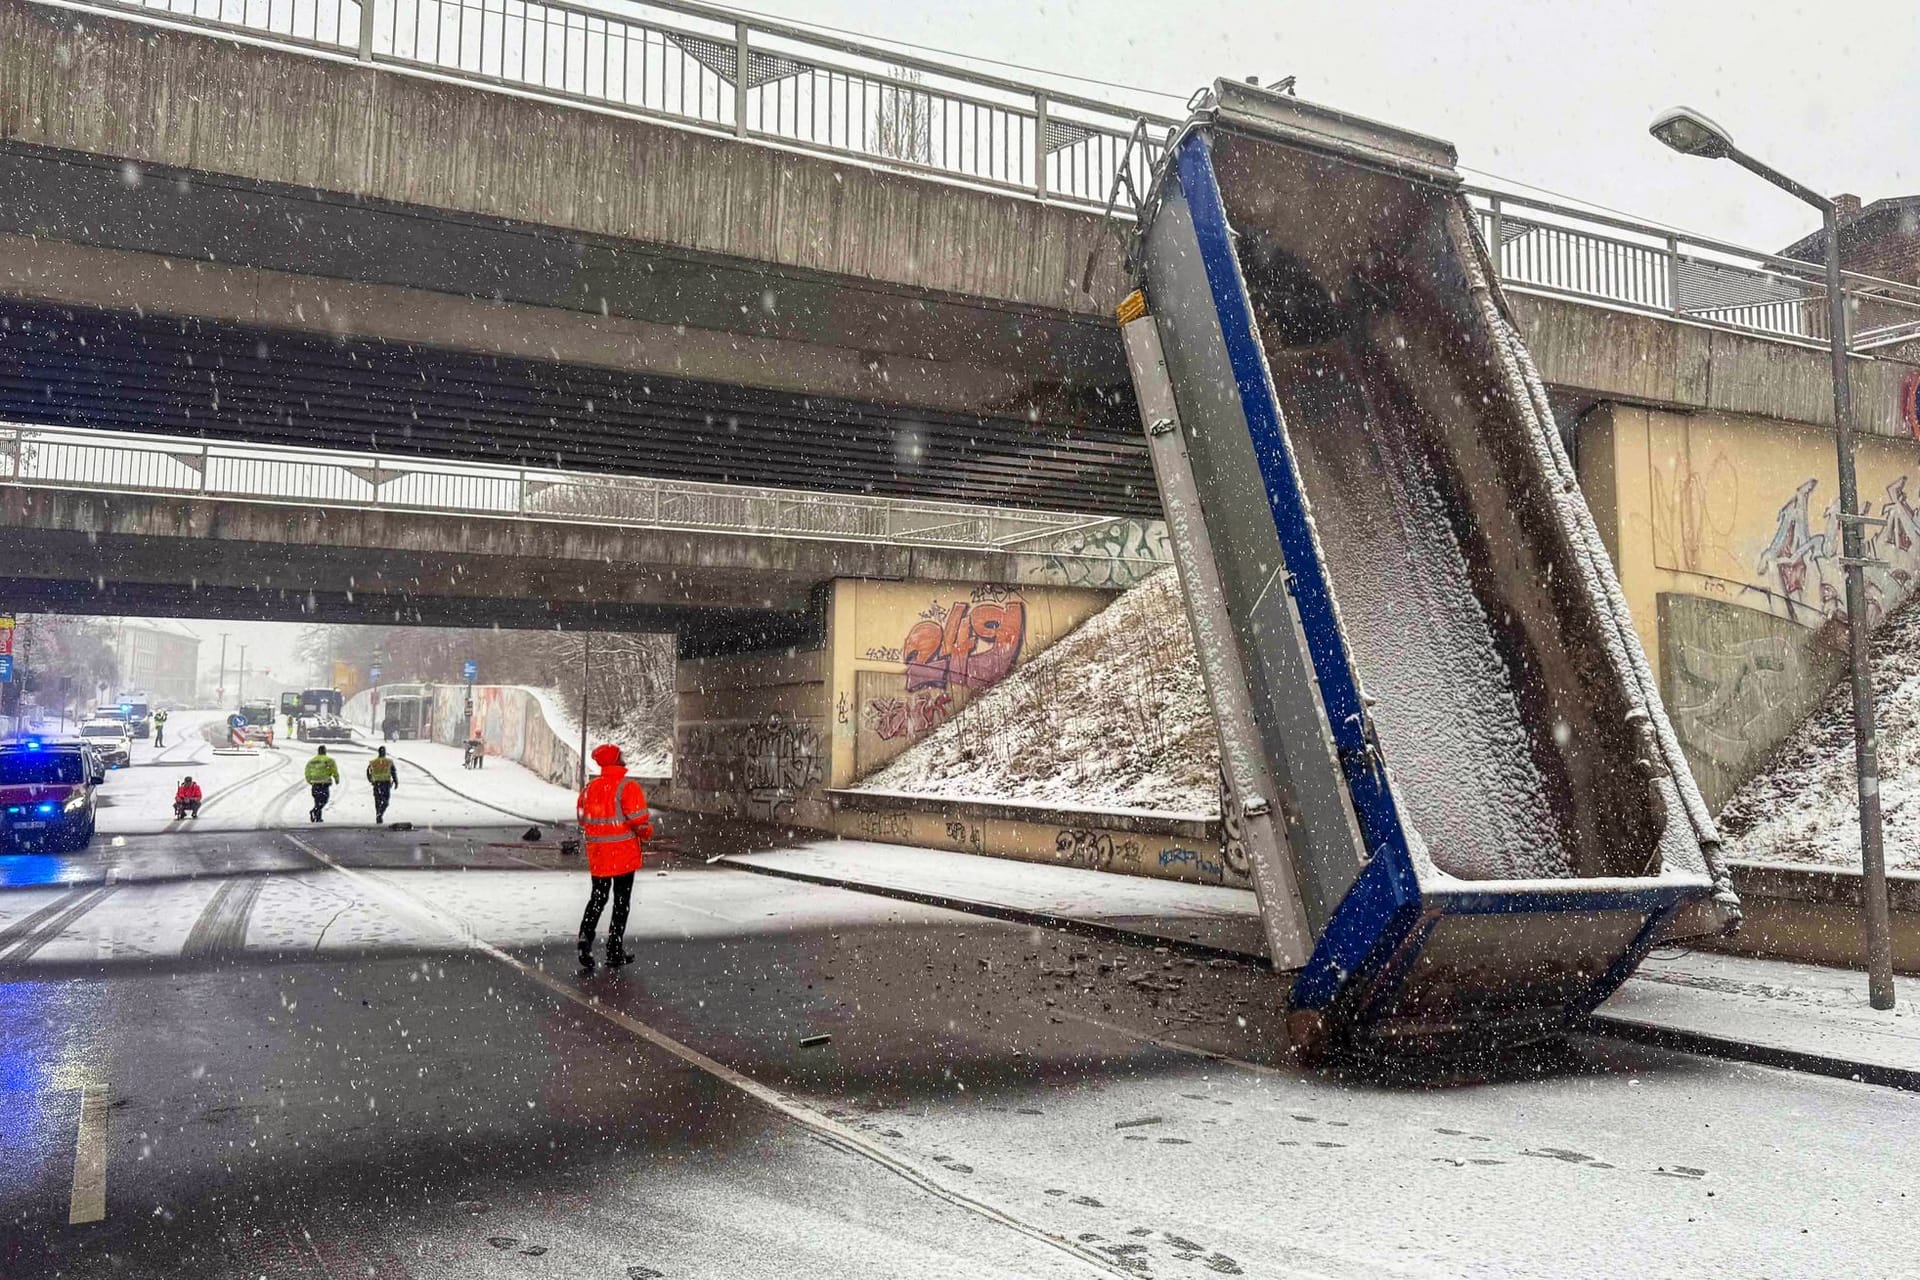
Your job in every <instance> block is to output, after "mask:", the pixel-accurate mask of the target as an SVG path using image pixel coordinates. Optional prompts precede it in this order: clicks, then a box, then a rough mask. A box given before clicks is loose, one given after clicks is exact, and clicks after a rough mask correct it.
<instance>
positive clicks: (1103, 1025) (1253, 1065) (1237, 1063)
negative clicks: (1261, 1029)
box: [1058, 1012, 1295, 1076]
mask: <svg viewBox="0 0 1920 1280" xmlns="http://www.w3.org/2000/svg"><path fill="white" fill-rule="evenodd" d="M1058 1016H1060V1017H1062V1018H1065V1019H1067V1020H1068V1021H1070V1022H1080V1023H1084V1024H1086V1025H1087V1026H1089V1027H1098V1028H1099V1029H1100V1030H1102V1031H1111V1032H1112V1033H1113V1034H1114V1035H1117V1036H1125V1037H1127V1038H1128V1039H1129V1040H1138V1041H1140V1043H1142V1044H1150V1045H1152V1046H1154V1047H1155V1048H1156V1049H1165V1050H1167V1051H1169V1052H1171V1053H1183V1054H1186V1055H1187V1056H1188V1057H1192V1058H1199V1059H1200V1060H1202V1061H1203V1062H1222V1063H1225V1064H1226V1065H1228V1066H1230V1067H1243V1068H1245V1069H1246V1070H1248V1071H1256V1072H1259V1073H1260V1074H1261V1075H1269V1076H1291V1075H1293V1074H1295V1073H1293V1072H1290V1071H1287V1070H1285V1069H1284V1068H1281V1067H1270V1066H1268V1065H1267V1064H1266V1063H1264V1062H1248V1061H1247V1060H1246V1059H1245V1058H1236V1057H1234V1056H1233V1055H1232V1054H1230V1053H1220V1052H1218V1051H1217V1050H1214V1049H1202V1048H1201V1047H1200V1046H1199V1045H1197V1044H1186V1043H1184V1042H1183V1041H1179V1040H1169V1039H1167V1038H1166V1037H1164V1036H1156V1035H1150V1034H1149V1033H1147V1032H1145V1031H1135V1030H1134V1029H1133V1028H1132V1027H1123V1026H1121V1025H1120V1024H1119V1023H1117V1022H1104V1021H1102V1020H1101V1019H1099V1018H1089V1017H1088V1016H1087V1015H1086V1014H1084V1013H1066V1012H1061V1013H1060V1014H1059V1015H1058Z"/></svg>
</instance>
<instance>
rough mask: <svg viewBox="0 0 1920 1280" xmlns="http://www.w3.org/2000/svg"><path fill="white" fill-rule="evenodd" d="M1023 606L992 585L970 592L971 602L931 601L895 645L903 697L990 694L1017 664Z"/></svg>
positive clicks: (1024, 634) (1009, 593) (1024, 627)
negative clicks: (930, 692)
mask: <svg viewBox="0 0 1920 1280" xmlns="http://www.w3.org/2000/svg"><path fill="white" fill-rule="evenodd" d="M1026 637H1027V602H1026V601H1025V600H1024V599H1022V598H1021V597H1020V596H1019V595H1018V594H1016V593H1015V592H1013V591H1011V590H1010V589H1008V588H1006V587H1002V586H998V585H993V584H989V585H985V586H980V587H976V588H974V592H973V598H972V599H971V600H955V601H953V602H952V603H950V604H942V603H940V602H939V601H937V600H936V601H934V602H933V603H932V604H931V605H929V606H928V607H927V608H926V609H925V610H924V611H923V612H922V613H921V614H920V618H919V620H918V621H916V622H915V623H914V624H913V625H912V626H911V627H908V628H907V634H906V638H905V639H904V640H902V641H901V643H900V658H901V662H902V664H903V665H904V666H905V668H906V673H907V692H908V693H913V692H916V691H917V690H921V689H948V688H958V689H970V690H980V689H987V688H991V687H992V686H993V685H995V684H998V683H999V682H1000V681H1001V680H1003V679H1004V678H1005V677H1006V675H1007V673H1008V672H1009V671H1012V670H1013V668H1014V664H1015V663H1017V662H1019V660H1020V649H1021V646H1022V645H1023V644H1025V642H1026Z"/></svg>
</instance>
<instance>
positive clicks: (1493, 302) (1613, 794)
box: [1120, 81, 1738, 1051]
mask: <svg viewBox="0 0 1920 1280" xmlns="http://www.w3.org/2000/svg"><path fill="white" fill-rule="evenodd" d="M1459 183H1460V179H1459V176H1458V174H1457V173H1456V172H1455V170H1454V152H1453V149H1452V147H1451V146H1449V145H1448V144H1446V143H1444V142H1439V141H1435V140H1433V139H1429V138H1423V137H1420V136H1417V135H1414V134H1409V133H1405V132H1402V131H1400V130H1396V129H1392V128H1389V127H1386V126H1383V125H1379V124H1375V123H1372V122H1369V121H1364V120H1360V119H1357V118H1355V117H1351V116H1347V115H1344V114H1341V113H1338V112H1334V111H1329V110H1326V109H1323V108H1318V107H1314V106H1312V105H1309V104H1306V103H1302V102H1300V101H1298V100H1297V99H1294V98H1291V97H1286V96H1282V95H1280V94H1276V93H1272V92H1269V91H1265V90H1261V89H1258V88H1255V87H1252V86H1249V85H1243V84H1236V83H1232V82H1228V81H1220V82H1216V84H1215V86H1214V88H1213V91H1212V93H1211V94H1210V95H1209V96H1207V97H1206V98H1205V99H1203V104H1202V106H1201V107H1200V109H1199V110H1198V111H1197V112H1196V113H1195V114H1194V116H1193V117H1192V118H1191V119H1190V120H1189V121H1188V123H1187V124H1186V125H1185V127H1184V128H1183V129H1182V131H1181V132H1180V133H1179V134H1178V135H1177V137H1176V138H1175V140H1174V141H1173V142H1172V144H1171V145H1170V146H1169V147H1168V149H1167V151H1166V152H1165V154H1164V156H1163V158H1162V160H1161V163H1160V165H1159V168H1158V169H1157V171H1156V173H1155V175H1154V180H1153V182H1152V184H1151V186H1150V188H1149V189H1148V192H1147V194H1146V197H1145V199H1144V200H1143V201H1142V204H1141V208H1140V210H1139V218H1138V221H1137V224H1136V229H1135V232H1134V235H1133V240H1132V243H1131V247H1130V255H1129V261H1130V265H1131V268H1132V270H1133V272H1134V275H1135V278H1136V282H1137V283H1138V285H1139V292H1138V293H1136V294H1135V295H1134V296H1133V297H1131V298H1129V299H1128V301H1127V303H1126V304H1124V305H1123V306H1122V307H1121V312H1120V318H1121V321H1122V327H1123V333H1124V335H1125V340H1126V347H1127V352H1128V360H1129V364H1130V367H1131V370H1132V375H1133V381H1134V386H1135V390H1136V393H1137V398H1138V400H1139V403H1140V408H1141V415H1142V419H1143V423H1144V425H1145V427H1146V430H1147V435H1148V441H1149V445H1150V448H1151V451H1152V455H1153V460H1154V466H1155V470H1156V474H1157V477H1158V480H1159V484H1160V490H1161V495H1162V499H1163V503H1164V505H1165V508H1166V515H1167V521H1168V526H1169V534H1170V541H1171V543H1172V547H1173V552H1174V559H1175V563H1176V564H1177V566H1178V568H1179V571H1180V573H1181V576H1182V581H1183V585H1184V586H1185V588H1186V593H1187V600H1188V609H1189V615H1190V617H1191V620H1192V622H1193V628H1194V633H1195V637H1196V641H1197V645H1198V648H1199V651H1200V656H1201V661H1202V666H1203V669H1204V672H1205V674H1206V678H1207V685H1208V692H1209V696H1210V698H1211V700H1212V702H1213V705H1214V710H1215V713H1216V718H1217V721H1218V724H1219V726H1220V736H1221V747H1222V755H1223V767H1224V772H1225V774H1226V777H1227V782H1228V787H1227V790H1228V792H1229V795H1228V800H1227V803H1228V804H1229V805H1230V806H1231V808H1232V809H1233V810H1235V812H1232V813H1230V814H1229V815H1228V816H1229V818H1230V819H1232V820H1233V821H1231V822H1230V823H1229V826H1230V827H1231V828H1232V829H1235V830H1239V831H1243V832H1244V833H1245V837H1246V841H1247V853H1248V856H1249V865H1250V866H1251V868H1252V871H1253V878H1254V883H1255V888H1256V891H1257V892H1258V893H1259V894H1260V899H1261V910H1262V913H1263V916H1264V917H1265V919H1266V925H1267V937H1268V944H1269V948H1270V950H1271V953H1272V956H1273V958H1274V961H1275V964H1276V966H1278V967H1280V968H1283V969H1291V970H1294V971H1295V973H1294V978H1293V985H1292V989H1291V995H1290V1001H1291V1006H1292V1010H1291V1013H1290V1016H1289V1025H1290V1027H1291V1029H1292V1030H1293V1032H1294V1035H1295V1038H1296V1042H1297V1043H1300V1044H1301V1045H1302V1046H1303V1047H1305V1048H1307V1049H1309V1050H1315V1049H1317V1050H1323V1051H1324V1050H1337V1049H1353V1050H1395V1049H1406V1048H1409V1047H1414V1046H1420V1047H1431V1046H1433V1045H1435V1044H1438V1043H1443V1042H1444V1043H1448V1044H1455V1045H1458V1044H1461V1043H1481V1042H1484V1041H1485V1040H1487V1039H1493V1040H1496V1041H1507V1040H1515V1039H1524V1038H1529V1037H1533V1036H1537V1035H1542V1034H1553V1033H1556V1032H1557V1031H1560V1030H1563V1029H1566V1028H1569V1027H1572V1026H1574V1025H1577V1024H1578V1022H1579V1021H1580V1020H1581V1019H1582V1018H1583V1017H1584V1015H1586V1014H1587V1013H1588V1012H1590V1011H1591V1010H1592V1009H1593V1008H1594V1007H1595V1006H1597V1005H1598V1004H1599V1003H1600V1002H1601V1001H1603V1000H1604V999H1606V997H1607V996H1608V995H1609V994H1611V993H1612V992H1613V990H1614V989H1615V988H1616V987H1617V986H1618V985H1619V984H1620V983H1621V982H1622V981H1623V980H1624V979H1625V978H1626V976H1627V975H1628V974H1629V973H1630V972H1631V971H1632V970H1633V968H1634V966H1635V965H1636V964H1637V963H1638V962H1639V961H1640V959H1641V958H1642V957H1643V956H1644V955H1645V954H1646V952H1647V950H1648V949H1649V948H1650V947H1652V946H1653V945H1654V944H1655V943H1656V942H1658V941H1660V940H1661V939H1663V938H1667V937H1673V936H1680V935H1690V934H1700V933H1705V932H1709V931H1716V930H1722V929H1725V928H1730V927H1732V925H1733V924H1734V923H1736V922H1737V919H1738V903H1737V901H1736V899H1735V898H1734V895H1733V893H1732V890H1731V887H1730V882H1729V880H1728V877H1727V874H1726V870H1725V867H1724V865H1723V864H1722V862H1721V860H1720V857H1719V851H1718V845H1717V836H1716V834H1715V832H1714V828H1713V825H1712V821H1711V819H1710V817H1709V816H1708V814H1707V811H1706V808H1705V805H1704V804H1703V803H1702V801H1701V798H1700V795H1699V792H1698V790H1697V789H1696V788H1695V786H1694V783H1693V780H1692V777H1691V775H1690V774H1689V773H1688V770H1687V764H1686V761H1685V760H1684V759H1683V758H1682V756H1681V754H1680V750H1679V746H1678V743H1677V740H1676V739H1675V737H1674V734H1673V731H1672V729H1671V727H1670V725H1669V724H1668V721H1667V717H1666V712H1665V710H1664V709H1663V707H1662V706H1661V702H1660V697H1659V693H1658V691H1657V690H1656V688H1655V686H1654V681H1653V678H1652V675H1651V672H1650V670H1649V668H1648V666H1647V662H1646V658H1645V655H1644V654H1643V653H1642V651H1641V648H1640V644H1639V641H1638V639H1637V637H1636V635H1635V632H1634V630H1633V627H1632V622H1631V619H1630V618H1629V617H1628V614H1627V609H1626V605H1625V601H1624V598H1623V597H1622V595H1621V593H1620V589H1619V585H1618V582H1617V580H1616V579H1615V576H1614V573H1613V569H1612V566H1611V564H1610V563H1609V561H1608V559H1607V555H1606V551H1605V549H1604V548H1603V546H1602V544H1601V542H1600V539H1599V536H1598V534H1597V532H1596V530H1595V526H1594V523H1593V519H1592V516H1591V515H1590V513H1589V512H1588V510H1587V507H1586V504H1585V501H1584V500H1583V498H1582V497H1581V494H1580V491H1579V488H1578V487H1577V485H1576V484H1575V480H1574V474H1573V470H1572V467H1571V465H1570V464H1569V462H1568V460H1567V456H1566V454H1565V452H1564V451H1563V450H1562V448H1561V445H1560V442H1559V439H1558V437H1557V436H1556V435H1555V432H1554V427H1553V422H1552V417H1551V414H1550V411H1549V410H1548V407H1547V401H1546V395H1545V391H1544V389H1543V387H1542V385H1541V382H1540V379H1539V375H1538V373H1537V372H1536V371H1535V370H1534V367H1533V364H1532V362H1531V360H1530V358H1529V357H1528V354H1527V351H1526V348H1525V346H1524V344H1523V343H1522V342H1521V340H1520V337H1519V335H1518V333H1517V331H1516V330H1515V328H1514V326H1513V324H1512V321H1511V319H1510V317H1509V315H1508V313H1507V310H1506V307H1505V304H1504V301H1503V299H1502V298H1501V296H1500V294H1499V292H1498V290H1497V288H1496V287H1495V285H1494V283H1493V274H1492V272H1491V271H1489V269H1488V260H1487V250H1486V246H1485V245H1484V243H1483V242H1482V241H1481V239H1480V237H1479V235H1478V233H1477V231H1476V229H1475V224H1474V221H1473V215H1472V213H1471V211H1470V210H1469V207H1468V205H1467V203H1466V201H1465V199H1464V197H1463V196H1462V194H1461V193H1460V191H1459Z"/></svg>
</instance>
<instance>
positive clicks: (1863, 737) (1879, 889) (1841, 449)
mask: <svg viewBox="0 0 1920 1280" xmlns="http://www.w3.org/2000/svg"><path fill="white" fill-rule="evenodd" d="M1648 132H1650V133H1652V134H1653V136H1654V137H1656V138H1658V139H1659V140H1660V141H1661V142H1663V143H1665V144H1666V145H1667V146H1669V147H1672V148H1673V149H1674V150H1675V151H1678V152H1679V153H1680V154H1681V155H1686V156H1703V157H1705V158H1706V159H1709V160H1731V161H1733V162H1734V163H1735V164H1737V165H1739V166H1740V167H1741V168H1743V169H1746V170H1748V171H1750V172H1752V173H1757V174H1759V175H1760V176H1761V177H1763V178H1765V179H1766V180H1767V181H1768V182H1771V183H1772V184H1773V185H1774V186H1776V187H1779V188H1780V189H1781V190H1783V191H1789V192H1791V193H1792V194H1794V195H1795V196H1798V197H1799V198H1800V199H1802V200H1804V201H1806V202H1807V203H1808V204H1810V205H1812V206H1813V207H1814V208H1816V209H1818V210H1820V217H1821V219H1822V222H1823V225H1824V226H1825V227H1826V240H1827V347H1828V351H1829V352H1830V354H1831V356H1832V361H1833V426H1834V448H1835V451H1836V452H1837V454H1838V456H1839V463H1840V565H1841V568H1842V569H1843V570H1844V571H1845V573H1846V577H1847V632H1848V639H1849V648H1850V649H1851V651H1852V657H1853V759H1854V769H1855V773H1856V776H1857V777H1858V779H1859V791H1860V866H1861V872H1862V877H1861V878H1862V881H1863V888H1864V896H1865V898H1866V908H1867V911H1866V915H1867V996H1868V999H1869V1001H1870V1002H1871V1003H1872V1005H1873V1007H1874V1008H1876V1009H1891V1008H1893V944H1892V941H1891V939H1890V936H1889V932H1888V926H1887V862H1886V853H1885V850H1884V849H1883V848H1882V845H1881V829H1880V753H1879V747H1878V746H1877V745H1876V742H1875V733H1874V724H1873V678H1872V675H1871V673H1870V672H1869V671H1868V662H1867V625H1866V620H1867V583H1866V577H1865V573H1864V570H1865V568H1866V560H1865V558H1864V557H1863V556H1862V555H1861V554H1860V527H1861V526H1862V525H1865V524H1878V523H1880V522H1879V521H1877V520H1874V519H1873V518H1872V517H1870V516H1867V515H1865V514H1863V513H1862V512H1861V511H1860V510H1859V506H1860V500H1859V489H1858V485H1857V484H1856V483H1855V480H1854V474H1853V389H1852V386H1851V385H1850V384H1849V382H1848V380H1847V313H1846V299H1845V297H1844V296H1843V294H1842V293H1841V287H1840V220H1839V216H1838V211H1837V210H1836V209H1835V207H1834V203H1833V201H1831V200H1829V199H1827V198H1826V197H1825V196H1823V195H1821V194H1820V193H1819V192H1818V191H1815V190H1813V189H1812V188H1811V187H1806V186H1802V185H1801V184H1800V183H1798V182H1795V181H1794V180H1793V179H1792V178H1789V177H1788V176H1787V175H1786V174H1784V173H1781V172H1780V171H1779V170H1777V169H1774V168H1771V167H1769V166H1767V165H1764V164H1762V163H1761V162H1760V161H1758V160H1756V159H1754V158H1753V157H1752V156H1750V155H1748V154H1747V153H1746V152H1744V151H1742V150H1740V148H1738V147H1736V146H1734V145H1733V137H1732V135H1730V134H1728V132H1727V131H1726V130H1725V129H1722V128H1721V127H1720V126H1719V125H1717V124H1715V123H1714V122H1713V121H1711V120H1709V119H1708V118H1707V117H1706V116H1703V115H1701V114H1700V113H1699V112H1698V111H1695V110H1693V109H1692V108H1691V107H1675V108H1674V109H1673V110H1671V111H1666V112H1662V113H1661V114H1660V115H1659V116H1656V117H1655V118H1654V121H1653V124H1652V126H1651V127H1650V128H1649V129H1648ZM1674 301H1675V302H1676V303H1677V302H1678V301H1679V299H1677V298H1676V299H1675V300H1674Z"/></svg>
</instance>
